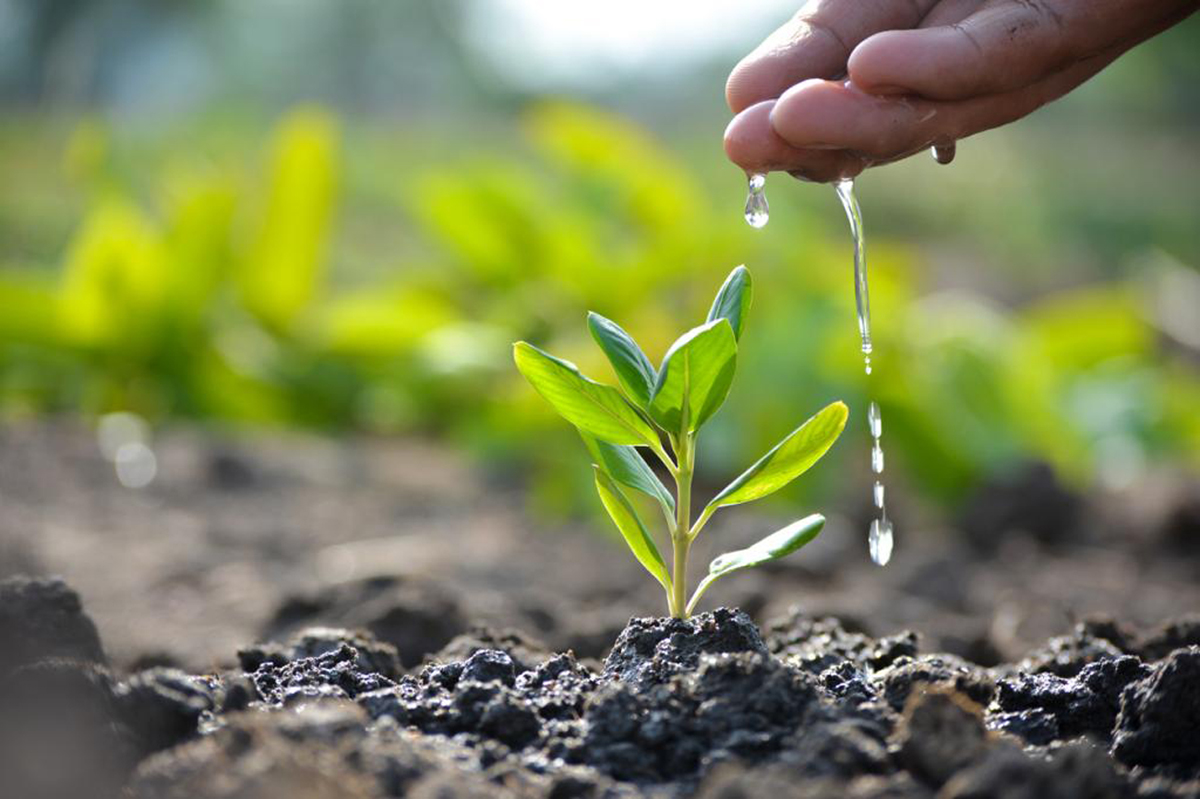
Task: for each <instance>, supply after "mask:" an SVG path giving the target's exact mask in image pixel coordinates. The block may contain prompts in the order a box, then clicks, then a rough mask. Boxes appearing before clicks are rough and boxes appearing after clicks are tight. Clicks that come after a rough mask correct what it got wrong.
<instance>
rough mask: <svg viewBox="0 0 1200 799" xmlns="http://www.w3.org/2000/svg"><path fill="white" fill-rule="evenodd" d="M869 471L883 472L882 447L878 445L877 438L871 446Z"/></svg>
mask: <svg viewBox="0 0 1200 799" xmlns="http://www.w3.org/2000/svg"><path fill="white" fill-rule="evenodd" d="M871 471H873V472H875V474H883V447H881V446H879V441H878V439H876V441H875V444H874V445H873V446H872V447H871Z"/></svg>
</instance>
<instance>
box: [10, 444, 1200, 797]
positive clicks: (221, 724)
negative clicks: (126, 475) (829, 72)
mask: <svg viewBox="0 0 1200 799" xmlns="http://www.w3.org/2000/svg"><path fill="white" fill-rule="evenodd" d="M155 450H156V452H157V455H158V463H159V477H158V479H157V480H156V481H155V482H154V484H153V485H152V486H151V487H150V488H148V489H143V490H140V491H133V490H129V489H125V488H122V487H121V486H120V485H119V484H118V483H117V481H116V479H115V477H114V474H113V469H112V467H111V465H110V464H108V463H107V462H106V461H104V459H103V458H102V457H101V455H100V453H99V450H98V448H97V446H96V443H95V439H94V436H93V435H92V434H91V433H90V432H89V431H87V430H84V429H81V428H79V427H77V426H73V425H70V424H57V425H56V424H50V425H48V424H37V425H9V426H8V427H6V428H5V429H4V430H3V431H0V578H2V577H5V576H7V577H9V578H10V579H9V580H8V581H7V582H5V583H4V584H3V587H2V588H0V591H2V592H3V596H2V597H0V671H2V672H4V673H5V674H7V677H6V678H5V679H4V684H3V688H2V690H0V702H3V703H4V705H3V707H2V708H0V710H3V711H4V712H2V713H0V776H4V777H5V778H6V779H7V784H9V785H19V786H23V787H22V790H23V791H24V795H27V796H29V797H34V798H35V799H36V797H39V796H46V797H51V796H82V795H97V796H104V795H116V792H117V791H118V790H119V786H121V785H124V784H128V785H129V786H130V787H129V788H128V790H129V791H130V792H132V794H133V795H135V796H138V797H159V796H163V797H167V796H170V797H174V796H190V797H207V796H213V797H217V796H220V797H247V799H250V798H251V797H255V798H257V797H275V796H281V797H282V796H288V797H293V796H300V797H303V796H314V797H316V796H347V797H359V796H364V797H369V796H392V795H395V796H401V795H414V796H442V795H448V796H460V795H462V796H471V795H479V796H496V795H507V794H506V792H507V793H511V794H513V795H530V796H542V795H550V796H556V797H569V796H605V795H612V796H624V795H630V796H635V795H642V794H648V795H665V796H670V795H688V794H692V793H697V792H698V793H699V794H701V795H704V796H711V797H716V796H721V797H735V796H746V797H752V796H765V795H771V794H778V795H780V796H785V795H799V796H933V795H940V796H962V797H966V796H1020V797H1024V796H1047V797H1049V796H1126V795H1144V796H1187V795H1196V794H1197V793H1200V783H1198V782H1197V780H1198V779H1200V771H1198V769H1200V649H1196V648H1195V646H1197V645H1200V623H1198V622H1197V621H1196V620H1195V618H1196V617H1195V616H1194V615H1193V617H1192V619H1191V620H1188V618H1187V617H1188V616H1189V614H1196V613H1198V612H1200V508H1198V507H1197V492H1196V491H1195V488H1194V486H1193V487H1189V486H1187V485H1186V484H1181V483H1177V482H1174V481H1171V480H1158V481H1156V482H1155V483H1154V484H1153V485H1149V484H1147V485H1144V486H1137V487H1135V488H1133V489H1130V490H1129V491H1128V492H1126V493H1125V494H1124V495H1120V496H1107V497H1102V498H1100V497H1089V498H1075V497H1071V496H1070V495H1068V494H1066V493H1064V492H1062V491H1060V490H1057V489H1055V488H1054V487H1053V484H1052V482H1051V481H1050V479H1049V477H1048V476H1047V475H1046V474H1045V473H1043V472H1041V471H1040V470H1038V469H1036V468H1032V467H1031V468H1030V469H1028V470H1026V471H1024V472H1022V473H1020V474H1016V475H1014V476H1010V477H1009V478H1008V479H1006V480H1000V481H997V483H996V484H995V485H993V486H991V487H989V488H988V489H987V490H985V491H983V492H981V494H980V495H979V496H978V497H977V498H976V499H975V500H974V501H973V502H972V503H971V504H970V505H969V507H968V508H967V509H966V511H965V512H964V514H963V518H962V520H961V526H962V528H963V529H964V530H965V533H960V532H958V531H954V532H951V531H938V530H933V529H922V528H920V527H916V526H915V529H904V528H901V532H900V537H899V539H898V542H897V549H896V555H895V558H894V560H893V562H892V564H890V565H889V566H888V567H887V568H886V569H878V568H876V567H873V566H872V565H870V563H869V562H868V561H867V559H866V555H865V543H864V542H863V540H862V538H864V536H863V535H862V534H861V532H860V531H861V530H863V529H864V528H865V525H864V524H862V523H861V521H857V522H856V521H854V520H852V519H849V518H843V517H842V516H839V515H837V514H830V524H829V526H828V527H827V529H826V531H825V532H824V533H823V534H822V537H821V538H820V539H818V541H817V542H816V543H815V544H813V545H812V546H811V547H810V548H809V549H806V550H805V551H804V552H803V553H801V554H800V555H798V556H796V557H795V558H794V559H793V560H792V562H790V563H787V564H786V565H783V566H781V567H779V568H775V569H771V570H769V571H766V572H762V573H759V574H742V575H737V576H735V577H731V578H728V579H727V580H725V581H724V583H725V584H724V585H720V584H719V585H718V586H716V587H715V588H714V589H713V591H712V592H710V598H711V600H712V602H714V603H716V602H719V603H723V604H725V605H728V606H729V607H737V608H740V609H742V610H744V611H746V613H747V614H748V615H746V614H743V613H741V612H738V611H732V610H724V609H723V610H719V611H716V612H710V613H707V614H705V615H702V616H700V617H697V619H696V620H694V621H693V622H691V623H689V624H688V625H681V623H678V622H666V621H663V620H656V619H653V618H643V619H637V620H633V621H631V620H630V616H631V615H637V616H643V617H650V616H652V615H653V614H654V613H656V612H659V605H660V604H661V597H660V596H659V595H658V594H657V592H656V591H655V590H654V589H653V583H652V582H651V581H650V580H649V579H647V578H646V577H645V576H644V575H643V574H641V573H640V571H639V570H638V569H637V568H636V565H635V564H633V563H632V561H631V559H630V558H629V556H628V555H627V554H626V553H625V552H623V551H621V550H620V549H619V548H617V546H615V545H614V544H612V543H611V542H610V541H607V540H605V539H603V538H601V537H598V536H595V535H592V534H588V533H586V532H582V531H578V530H573V529H566V530H548V529H544V527H541V526H539V525H536V524H533V523H531V522H530V521H529V519H528V518H527V517H526V516H525V515H524V514H523V513H522V512H521V503H520V498H519V495H518V494H516V493H515V492H513V491H511V490H500V489H497V488H496V487H495V486H489V485H488V484H487V483H486V481H483V480H482V479H481V478H480V477H479V476H478V475H477V474H476V473H474V472H473V471H472V470H470V469H468V468H467V467H466V466H464V464H462V463H461V462H459V461H457V460H456V459H455V458H453V457H452V456H449V455H447V454H446V453H445V452H444V451H442V450H441V449H439V448H436V447H433V446H429V445H426V444H419V443H411V442H408V443H406V442H386V443H384V442H378V441H375V442H351V443H344V444H335V443H331V442H329V441H323V440H317V439H307V438H289V437H261V438H255V439H239V440H236V441H235V440H222V439H218V438H213V437H210V436H204V435H202V434H200V433H199V432H195V431H186V430H184V431H178V432H174V433H170V434H167V435H165V436H162V437H160V438H159V440H158V441H157V442H156V444H155ZM864 494H865V492H864ZM734 516H735V514H732V513H731V514H730V518H729V519H728V520H724V519H718V520H717V521H714V524H713V525H712V529H711V534H710V533H706V537H707V538H708V539H709V540H708V542H707V544H706V545H707V547H708V548H707V549H705V548H702V549H701V551H700V552H699V553H698V556H697V561H698V563H699V564H703V563H706V562H707V559H708V558H709V557H710V556H711V555H712V554H715V551H714V549H713V548H712V547H713V542H714V541H716V542H718V543H719V545H720V548H721V549H727V548H732V547H734V546H738V545H742V544H745V543H749V541H750V540H752V539H753V538H754V537H756V536H759V535H761V534H763V533H764V532H767V531H769V530H770V529H773V527H772V526H771V524H772V520H770V519H764V518H762V517H754V516H753V515H751V516H746V515H744V514H742V515H737V516H736V518H734ZM774 521H779V520H774ZM17 575H30V576H32V577H35V578H39V579H33V580H31V579H26V578H24V577H18V576H17ZM49 575H61V576H62V578H63V581H64V582H55V581H53V580H49V579H46V578H48V576H49ZM68 586H69V587H68ZM76 592H77V594H76ZM710 607H711V605H710ZM1102 615H1103V616H1108V617H1110V618H1113V619H1115V622H1114V621H1104V620H1100V619H1098V618H1097V617H1098V616H1102ZM826 616H832V617H836V620H834V619H827V618H824V617H826ZM1173 620H1174V621H1177V623H1175V624H1174V625H1173V626H1172V625H1170V624H1169V622H1171V621H1173ZM755 622H757V625H758V626H755ZM312 627H324V628H338V629H339V630H341V631H340V632H339V631H331V630H329V629H325V630H323V631H318V632H312V631H311V630H310V628H312ZM481 628H488V631H486V632H485V631H484V630H483V629H481ZM306 630H309V631H308V632H304V631H306ZM347 630H349V631H356V632H346V631H347ZM256 643H261V644H262V645H260V646H255V644H256ZM614 644H615V647H614ZM568 650H570V651H572V652H573V653H574V654H573V656H572V655H566V654H561V653H565V652H567V651H568ZM555 653H560V654H555ZM47 658H58V660H50V661H47V660H46V659H47ZM64 658H65V659H66V660H64ZM39 662H40V665H35V664H37V663H39ZM89 664H90V665H89ZM426 664H437V665H426ZM47 753H50V755H51V760H50V761H47V760H46V755H47ZM50 763H53V764H55V765H50ZM64 763H70V764H72V765H71V767H70V768H66V767H64V766H63V764H64ZM751 765H753V768H750V766H751ZM218 777H219V778H218ZM81 785H86V786H88V788H87V790H88V791H90V793H80V792H79V790H80V786H81ZM21 795H22V794H20V793H18V794H14V796H21Z"/></svg>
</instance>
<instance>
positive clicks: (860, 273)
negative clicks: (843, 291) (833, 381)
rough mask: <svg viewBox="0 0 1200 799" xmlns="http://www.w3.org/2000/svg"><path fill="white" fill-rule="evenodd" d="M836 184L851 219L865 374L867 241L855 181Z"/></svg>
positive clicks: (868, 363) (868, 294)
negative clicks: (856, 195) (855, 190)
mask: <svg viewBox="0 0 1200 799" xmlns="http://www.w3.org/2000/svg"><path fill="white" fill-rule="evenodd" d="M835 187H836V188H837V195H838V199H839V200H841V201H842V208H844V209H845V210H846V220H847V221H848V222H849V223H850V235H851V237H852V238H853V239H854V303H855V305H856V307H857V309H858V334H859V336H860V337H861V338H862V354H863V364H864V366H865V367H866V370H867V374H871V350H872V349H873V345H872V344H871V292H870V290H869V289H868V287H867V241H866V238H865V237H864V236H863V229H862V211H860V210H859V208H858V198H857V197H855V196H854V181H853V180H852V179H849V178H847V179H845V180H839V181H838V182H837V183H836V184H835Z"/></svg>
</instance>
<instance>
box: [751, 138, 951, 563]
mask: <svg viewBox="0 0 1200 799" xmlns="http://www.w3.org/2000/svg"><path fill="white" fill-rule="evenodd" d="M933 150H934V152H933V154H934V158H936V159H937V160H938V162H939V163H949V162H950V160H951V159H953V158H954V145H953V144H950V145H941V146H938V147H935V148H933ZM943 159H944V160H943ZM766 184H767V179H766V176H765V175H762V174H758V173H755V174H752V175H750V176H749V179H748V189H749V191H748V194H747V196H746V222H747V223H749V224H750V226H751V227H754V228H762V227H764V226H765V225H766V224H767V222H768V220H769V219H770V207H769V206H768V204H767V194H766ZM835 188H836V189H837V195H838V199H839V200H840V201H841V203H842V208H843V209H845V211H846V220H847V221H848V222H849V223H850V235H851V237H852V238H853V240H854V302H855V307H856V309H857V312H858V333H859V338H860V339H861V342H862V354H863V366H864V368H865V369H866V372H867V374H868V375H870V374H871V351H872V350H873V349H874V345H873V344H872V342H871V292H870V286H869V284H868V281H867V254H866V238H865V236H864V235H863V224H862V211H861V210H860V209H859V207H858V199H857V198H856V197H855V196H854V181H853V180H851V179H846V180H840V181H838V182H837V183H836V184H835ZM867 424H868V426H869V428H870V431H871V471H872V472H874V474H875V485H874V487H873V488H872V499H873V500H874V504H875V509H876V511H878V516H877V517H876V518H875V519H873V520H872V521H871V527H870V530H869V531H868V533H867V545H868V548H869V549H870V552H871V560H873V561H874V562H875V563H877V564H878V565H880V566H885V565H887V562H888V561H889V560H891V558H892V547H893V544H894V528H893V526H892V522H891V520H890V519H888V515H887V502H886V500H885V495H884V493H885V492H884V486H883V444H882V441H881V439H882V436H883V415H882V414H881V413H880V411H879V404H878V403H876V402H875V401H872V402H871V404H870V407H869V408H868V409H867Z"/></svg>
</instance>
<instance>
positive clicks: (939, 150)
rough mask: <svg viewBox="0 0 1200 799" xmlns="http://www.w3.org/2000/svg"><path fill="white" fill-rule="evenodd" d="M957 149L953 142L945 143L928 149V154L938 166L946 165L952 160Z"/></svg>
mask: <svg viewBox="0 0 1200 799" xmlns="http://www.w3.org/2000/svg"><path fill="white" fill-rule="evenodd" d="M957 149H958V147H957V145H955V143H954V142H947V143H945V144H935V145H933V146H932V147H930V148H929V153H930V155H932V156H933V160H934V161H937V162H938V163H939V164H948V163H950V162H951V161H953V160H954V154H955V151H956V150H957Z"/></svg>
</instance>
